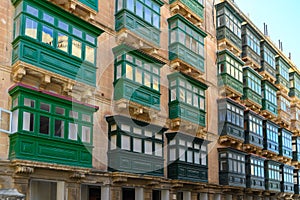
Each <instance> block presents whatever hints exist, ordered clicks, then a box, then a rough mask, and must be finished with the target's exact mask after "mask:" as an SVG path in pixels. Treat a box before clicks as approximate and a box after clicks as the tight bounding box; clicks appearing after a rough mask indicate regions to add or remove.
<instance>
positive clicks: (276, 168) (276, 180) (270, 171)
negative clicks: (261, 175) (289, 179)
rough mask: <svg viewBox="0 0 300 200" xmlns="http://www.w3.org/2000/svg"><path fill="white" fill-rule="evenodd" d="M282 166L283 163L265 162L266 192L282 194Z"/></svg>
mask: <svg viewBox="0 0 300 200" xmlns="http://www.w3.org/2000/svg"><path fill="white" fill-rule="evenodd" d="M280 165H281V163H279V162H276V161H273V160H266V161H265V182H266V190H269V191H272V192H280V191H281V186H280Z"/></svg>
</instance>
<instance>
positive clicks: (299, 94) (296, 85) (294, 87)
mask: <svg viewBox="0 0 300 200" xmlns="http://www.w3.org/2000/svg"><path fill="white" fill-rule="evenodd" d="M289 75H290V92H289V96H290V97H291V98H292V102H293V104H299V103H300V75H299V74H298V73H297V72H295V71H293V72H290V74H289Z"/></svg>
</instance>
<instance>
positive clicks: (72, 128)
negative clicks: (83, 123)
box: [68, 122, 78, 140]
mask: <svg viewBox="0 0 300 200" xmlns="http://www.w3.org/2000/svg"><path fill="white" fill-rule="evenodd" d="M77 130H78V124H74V123H71V122H70V123H69V137H68V138H69V139H70V140H77Z"/></svg>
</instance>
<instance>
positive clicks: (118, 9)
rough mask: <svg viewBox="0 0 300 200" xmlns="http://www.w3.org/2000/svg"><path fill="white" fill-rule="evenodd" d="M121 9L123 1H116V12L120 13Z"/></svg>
mask: <svg viewBox="0 0 300 200" xmlns="http://www.w3.org/2000/svg"><path fill="white" fill-rule="evenodd" d="M122 8H123V0H118V8H117V11H120V10H121V9H122Z"/></svg>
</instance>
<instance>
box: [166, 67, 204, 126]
mask: <svg viewBox="0 0 300 200" xmlns="http://www.w3.org/2000/svg"><path fill="white" fill-rule="evenodd" d="M168 80H169V88H170V91H169V94H170V95H169V118H170V119H176V118H180V119H183V120H186V121H189V122H192V123H195V124H199V125H200V126H203V127H205V126H206V119H205V118H206V115H205V114H206V111H205V90H206V89H207V88H208V87H207V85H205V84H204V83H201V82H199V81H197V80H195V79H193V78H191V77H189V76H186V75H184V74H181V73H179V72H176V73H173V74H170V75H168Z"/></svg>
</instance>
